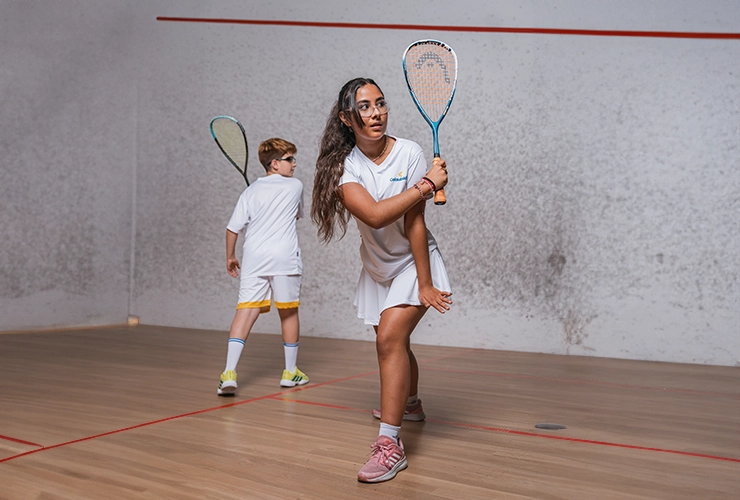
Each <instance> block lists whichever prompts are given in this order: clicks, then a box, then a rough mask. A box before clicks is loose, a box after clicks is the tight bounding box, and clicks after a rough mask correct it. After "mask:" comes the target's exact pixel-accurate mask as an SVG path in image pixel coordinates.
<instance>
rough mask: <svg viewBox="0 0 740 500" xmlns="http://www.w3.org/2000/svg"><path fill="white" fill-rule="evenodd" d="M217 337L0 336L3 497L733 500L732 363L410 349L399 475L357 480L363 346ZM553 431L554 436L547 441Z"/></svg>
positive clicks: (106, 331)
mask: <svg viewBox="0 0 740 500" xmlns="http://www.w3.org/2000/svg"><path fill="white" fill-rule="evenodd" d="M226 338H227V333H226V332H217V331H203V330H188V329H176V328H163V327H153V326H138V327H135V328H129V327H109V328H100V329H82V330H69V331H60V332H36V333H6V334H2V335H0V498H2V499H12V500H16V499H44V500H51V499H78V498H84V499H211V498H213V499H364V498H368V499H369V498H373V499H376V498H380V499H417V498H418V499H460V500H467V499H498V498H502V499H509V498H512V499H513V498H516V499H522V498H538V499H638V498H640V499H655V498H658V499H701V500H704V499H740V368H737V367H716V366H701V365H684V364H672V363H655V362H638V361H625V360H614V359H603V358H588V357H576V356H555V355H542V354H527V353H517V352H502V351H491V350H476V349H457V348H448V347H431V346H416V347H415V352H416V355H417V358H418V359H419V362H420V365H421V384H420V385H421V389H420V396H421V399H422V400H423V402H424V408H425V410H426V413H427V420H426V421H425V422H420V423H414V422H405V423H404V426H403V429H402V431H401V435H402V437H403V439H404V441H405V444H406V451H407V456H408V461H409V468H408V469H407V470H405V471H403V472H401V473H399V474H398V476H397V477H396V479H394V480H392V481H390V482H386V483H382V484H374V485H368V484H361V483H358V482H357V480H356V473H357V470H358V469H359V468H360V467H361V466H362V464H363V463H364V462H365V460H366V459H367V457H368V452H369V451H370V444H371V443H372V442H373V441H374V439H375V437H376V436H377V430H378V421H377V420H375V419H373V417H372V415H371V413H370V411H371V409H372V408H373V407H374V406H376V405H377V402H378V372H377V363H376V359H375V351H374V344H373V343H371V342H361V341H348V340H333V339H324V338H312V337H303V338H301V346H300V353H299V366H300V368H301V369H302V370H303V371H305V372H306V373H307V374H308V375H309V376H310V377H311V382H310V383H309V384H308V385H306V386H304V387H302V388H300V389H281V388H280V387H279V385H278V382H279V378H280V374H281V372H282V363H283V359H282V356H283V355H282V342H281V340H280V337H279V336H277V335H258V334H252V336H250V338H249V340H248V341H247V344H246V348H245V350H244V354H243V355H242V359H241V362H240V366H239V391H238V393H237V395H236V396H235V397H233V398H219V397H218V396H216V386H217V383H218V376H219V373H220V372H221V370H222V368H223V363H224V360H225V351H226ZM539 423H557V424H561V425H564V426H566V428H565V429H562V430H543V429H538V428H536V427H535V425H536V424H539Z"/></svg>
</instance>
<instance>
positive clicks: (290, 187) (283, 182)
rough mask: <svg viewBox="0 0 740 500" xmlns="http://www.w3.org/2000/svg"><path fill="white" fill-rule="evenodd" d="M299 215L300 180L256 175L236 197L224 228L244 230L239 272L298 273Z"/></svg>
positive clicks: (301, 185)
mask: <svg viewBox="0 0 740 500" xmlns="http://www.w3.org/2000/svg"><path fill="white" fill-rule="evenodd" d="M301 217H303V183H302V182H301V181H299V180H298V179H296V178H294V177H283V176H282V175H279V174H273V175H268V176H265V177H260V178H259V179H257V180H256V181H255V182H253V183H252V184H251V185H250V186H249V187H248V188H247V189H245V190H244V192H243V193H242V194H241V196H240V197H239V201H237V203H236V207H235V208H234V212H233V213H232V214H231V219H230V220H229V223H228V225H227V226H226V228H227V229H228V230H229V231H231V232H233V233H237V234H239V233H240V232H241V231H243V230H244V231H245V235H244V254H243V255H242V263H241V275H242V276H244V277H249V276H279V275H291V274H301V273H302V272H303V262H302V260H301V249H300V247H299V246H298V234H297V231H296V219H298V218H301Z"/></svg>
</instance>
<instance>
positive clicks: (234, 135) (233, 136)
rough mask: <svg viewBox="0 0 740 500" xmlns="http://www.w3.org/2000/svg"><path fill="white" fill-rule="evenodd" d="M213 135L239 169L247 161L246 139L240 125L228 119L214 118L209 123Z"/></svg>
mask: <svg viewBox="0 0 740 500" xmlns="http://www.w3.org/2000/svg"><path fill="white" fill-rule="evenodd" d="M211 130H212V132H213V137H214V139H216V141H217V142H218V145H219V146H220V147H221V150H222V151H223V152H224V154H225V155H226V156H227V157H228V158H229V159H230V160H231V161H232V162H233V163H234V164H235V166H238V168H240V169H244V167H245V165H246V162H247V141H246V139H245V137H244V133H243V132H242V129H241V127H239V125H238V124H237V123H235V122H233V121H231V120H229V119H225V118H224V119H216V120H214V121H213V123H212V124H211Z"/></svg>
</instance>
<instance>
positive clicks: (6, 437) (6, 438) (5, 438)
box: [0, 436, 43, 448]
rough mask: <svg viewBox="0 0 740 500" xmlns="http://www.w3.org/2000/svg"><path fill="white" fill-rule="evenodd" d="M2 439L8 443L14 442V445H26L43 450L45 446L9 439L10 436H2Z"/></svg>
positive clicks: (0, 437)
mask: <svg viewBox="0 0 740 500" xmlns="http://www.w3.org/2000/svg"><path fill="white" fill-rule="evenodd" d="M0 439H4V440H6V441H13V442H14V443H20V444H25V445H28V446H36V447H37V448H43V446H42V445H40V444H36V443H31V442H29V441H23V440H22V439H16V438H12V437H9V436H0Z"/></svg>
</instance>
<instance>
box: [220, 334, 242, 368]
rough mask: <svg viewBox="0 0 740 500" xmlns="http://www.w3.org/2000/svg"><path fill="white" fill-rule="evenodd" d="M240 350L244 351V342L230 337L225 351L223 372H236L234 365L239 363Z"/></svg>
mask: <svg viewBox="0 0 740 500" xmlns="http://www.w3.org/2000/svg"><path fill="white" fill-rule="evenodd" d="M242 349H244V341H243V340H242V339H240V338H236V337H232V338H230V339H229V348H228V350H227V351H226V368H224V371H225V372H227V371H229V370H234V371H236V365H237V363H239V358H240V357H241V355H242Z"/></svg>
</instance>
